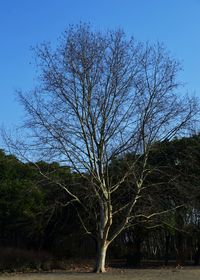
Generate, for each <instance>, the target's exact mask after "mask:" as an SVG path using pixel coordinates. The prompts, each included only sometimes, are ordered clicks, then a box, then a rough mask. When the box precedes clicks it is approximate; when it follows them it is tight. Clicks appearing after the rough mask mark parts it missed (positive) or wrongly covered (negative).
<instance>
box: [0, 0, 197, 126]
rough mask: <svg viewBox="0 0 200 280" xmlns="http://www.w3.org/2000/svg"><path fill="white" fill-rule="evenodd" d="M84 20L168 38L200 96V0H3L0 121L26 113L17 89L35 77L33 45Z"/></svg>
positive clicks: (152, 37)
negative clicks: (21, 105)
mask: <svg viewBox="0 0 200 280" xmlns="http://www.w3.org/2000/svg"><path fill="white" fill-rule="evenodd" d="M80 21H83V22H90V23H91V24H92V25H93V26H94V27H95V28H97V29H102V30H103V29H106V28H116V27H122V28H123V29H124V30H125V32H126V33H127V34H128V35H134V37H135V38H136V39H138V40H142V41H146V40H149V41H150V42H157V41H161V42H163V43H164V44H165V46H166V47H167V48H168V49H169V50H170V51H171V52H172V54H173V55H174V56H175V57H176V58H178V59H179V60H180V61H182V64H183V68H184V72H183V73H182V75H181V78H182V80H183V81H184V82H185V83H186V87H185V90H187V89H188V91H189V92H194V91H196V93H197V94H198V95H199V96H200V0H0V38H1V40H0V124H2V123H3V124H4V125H5V126H11V125H15V124H16V125H17V124H19V122H20V119H21V117H22V116H23V110H22V108H21V107H20V105H19V104H18V103H17V102H16V100H15V99H16V97H15V90H17V89H22V90H27V89H31V88H32V87H33V85H34V83H35V80H34V78H35V77H36V75H35V74H36V73H35V68H34V66H33V63H31V62H32V61H33V54H32V52H31V51H30V47H31V46H34V45H36V44H38V43H41V42H43V41H51V42H53V43H56V40H57V38H58V37H59V36H60V34H61V33H62V32H63V30H64V29H65V27H66V26H67V25H68V24H76V23H79V22H80Z"/></svg>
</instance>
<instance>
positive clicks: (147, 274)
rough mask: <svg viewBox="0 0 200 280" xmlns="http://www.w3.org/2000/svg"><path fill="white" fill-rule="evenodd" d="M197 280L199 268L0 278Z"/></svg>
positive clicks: (2, 279) (6, 279)
mask: <svg viewBox="0 0 200 280" xmlns="http://www.w3.org/2000/svg"><path fill="white" fill-rule="evenodd" d="M92 279H96V280H98V279H102V280H103V279H106V280H110V279H115V280H120V279H124V280H129V279H130V280H199V279H200V268H199V267H198V268H182V269H176V268H174V269H173V268H169V269H164V268H163V269H125V270H120V269H119V270H113V271H108V272H106V273H104V274H93V273H88V272H58V271H57V272H46V273H2V274H0V280H92Z"/></svg>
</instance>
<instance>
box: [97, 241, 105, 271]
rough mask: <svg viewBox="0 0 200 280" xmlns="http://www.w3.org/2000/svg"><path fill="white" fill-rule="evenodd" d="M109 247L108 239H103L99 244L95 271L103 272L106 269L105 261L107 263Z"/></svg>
mask: <svg viewBox="0 0 200 280" xmlns="http://www.w3.org/2000/svg"><path fill="white" fill-rule="evenodd" d="M107 249H108V243H107V242H106V241H102V240H101V241H100V242H99V244H98V251H97V259H96V265H95V268H94V272H96V273H101V272H105V271H106V269H105V263H106V253H107Z"/></svg>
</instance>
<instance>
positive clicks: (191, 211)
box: [0, 136, 200, 269]
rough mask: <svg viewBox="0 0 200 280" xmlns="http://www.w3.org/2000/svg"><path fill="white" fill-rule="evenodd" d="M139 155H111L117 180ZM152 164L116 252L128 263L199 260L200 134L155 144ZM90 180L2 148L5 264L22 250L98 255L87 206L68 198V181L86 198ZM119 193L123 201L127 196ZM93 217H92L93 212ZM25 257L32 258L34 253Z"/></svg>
mask: <svg viewBox="0 0 200 280" xmlns="http://www.w3.org/2000/svg"><path fill="white" fill-rule="evenodd" d="M136 156H137V155H133V154H126V155H124V157H120V158H114V159H113V160H112V163H111V165H110V170H111V172H112V174H113V178H112V180H113V181H115V180H116V181H117V180H119V179H120V176H123V174H124V172H126V168H127V166H128V165H129V163H130V162H131V161H132V160H133V158H135V157H136ZM149 164H150V165H151V168H150V169H151V170H152V169H154V172H153V173H152V176H149V177H148V180H147V181H146V183H145V187H146V190H145V196H143V199H142V200H141V201H140V202H139V204H138V207H137V208H136V209H135V210H134V211H135V212H134V213H133V214H134V215H137V217H138V218H137V219H135V220H134V224H133V225H132V226H131V227H129V228H128V229H127V230H126V229H125V230H124V231H123V232H122V233H121V234H120V235H119V237H118V238H117V239H116V240H115V241H114V242H113V244H112V246H111V249H110V251H109V258H110V259H117V258H119V259H125V260H126V264H127V265H129V266H139V265H141V263H142V262H143V263H144V262H146V263H147V262H149V261H152V260H155V261H162V263H164V264H165V265H167V264H169V263H170V262H171V261H174V262H175V263H177V264H184V263H188V262H190V263H192V264H196V265H197V264H199V260H200V203H199V201H200V185H199V181H200V180H199V179H200V172H199V171H200V137H199V136H192V137H190V138H182V139H174V140H173V141H167V140H166V141H163V142H158V143H155V144H154V147H153V148H152V151H151V155H150V160H149ZM158 166H159V168H157V167H158ZM138 168H139V167H138ZM156 170H158V171H156ZM38 171H40V172H38ZM86 175H87V174H86ZM132 181H133V180H132V179H131V176H129V177H127V179H126V181H125V182H124V183H123V184H124V187H123V192H125V193H126V191H127V190H129V188H127V186H128V185H130V184H133V183H132ZM87 184H88V182H87V181H84V180H83V177H81V176H80V175H78V174H77V173H74V172H73V171H72V170H70V168H69V167H66V166H60V165H59V164H58V163H46V162H37V163H34V164H33V163H23V162H21V161H19V160H18V159H17V158H16V157H15V156H12V155H6V154H5V153H4V151H3V150H1V151H0V247H1V252H2V253H1V257H0V262H1V269H6V268H9V266H11V262H9V258H12V256H14V255H15V254H19V256H18V258H19V257H20V254H22V252H26V253H24V254H25V255H26V254H28V253H27V252H34V254H36V258H37V259H38V256H43V258H44V259H45V258H47V259H48V258H50V257H51V258H54V259H62V258H64V259H68V258H87V259H88V258H93V257H94V256H95V250H96V243H95V240H93V239H92V238H91V237H90V234H87V232H86V228H85V227H84V225H85V223H84V224H83V223H82V219H83V217H84V221H85V220H86V215H88V213H87V214H84V209H83V208H81V206H80V205H79V204H77V203H76V202H75V203H70V204H68V203H67V201H68V194H67V193H66V191H65V189H64V187H63V186H64V185H67V186H68V189H70V188H71V189H73V191H74V189H75V190H76V192H79V196H80V197H81V195H83V196H87V195H89V193H87ZM83 186H84V188H83ZM149 186H151V188H149ZM152 186H153V187H152ZM83 190H85V192H83ZM80 192H83V193H82V194H81V193H80ZM128 195H129V193H128V191H127V196H128ZM123 197H124V195H123ZM152 197H154V199H152ZM155 198H156V199H155ZM115 199H116V201H118V203H119V204H120V203H122V201H120V197H116V198H115ZM122 205H123V204H122ZM177 205H178V207H177ZM93 207H95V205H94V206H93ZM137 211H138V212H137ZM80 213H81V215H80ZM140 213H142V214H141V215H140ZM150 213H153V214H150ZM84 215H85V216H84ZM91 215H92V213H91ZM87 218H88V219H87V223H88V224H90V222H91V218H90V217H89V216H88V217H87ZM92 218H94V217H92ZM90 228H92V226H91V227H90ZM94 230H95V229H94ZM14 252H15V253H14ZM16 252H17V253H16ZM44 252H46V255H47V256H46V257H44V255H45V254H44ZM8 255H9V256H8ZM24 258H25V259H28V257H27V255H26V256H25V257H24ZM29 258H30V259H31V258H32V256H29ZM5 260H7V263H6V261H5ZM15 261H17V258H16V255H15ZM141 261H142V262H141Z"/></svg>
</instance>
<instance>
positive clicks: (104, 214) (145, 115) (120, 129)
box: [19, 24, 197, 272]
mask: <svg viewBox="0 0 200 280" xmlns="http://www.w3.org/2000/svg"><path fill="white" fill-rule="evenodd" d="M36 53H37V57H38V58H39V60H38V61H39V63H38V65H39V67H40V70H41V72H40V86H39V87H37V88H35V89H34V90H33V91H31V92H29V93H22V92H21V93H19V96H20V101H21V103H22V104H23V106H24V108H25V110H26V113H27V118H26V120H25V127H27V128H28V130H29V140H28V146H29V149H32V151H33V150H35V151H37V153H38V151H39V154H40V155H41V156H42V157H43V158H44V157H45V158H51V159H52V158H53V159H54V160H57V161H60V162H62V164H67V165H69V166H71V168H72V169H73V170H74V171H76V172H78V173H79V174H80V175H81V176H83V177H84V179H86V180H87V182H88V183H87V192H85V195H81V196H80V197H79V196H78V195H77V192H76V189H75V188H74V189H70V188H68V186H61V187H63V188H64V189H65V190H66V192H67V193H68V197H70V198H71V200H70V201H71V202H74V201H76V202H77V203H80V204H81V205H82V206H83V207H84V209H86V210H88V211H89V212H88V213H90V214H91V211H93V212H92V216H93V229H94V228H95V230H96V231H94V230H93V231H91V230H90V228H88V223H87V221H85V220H83V219H82V218H81V213H79V215H80V219H81V221H82V224H83V226H84V228H85V230H86V231H87V232H88V233H89V234H93V235H95V238H96V240H97V244H98V252H97V261H96V267H95V271H96V272H104V271H105V259H106V252H107V248H108V246H109V244H110V243H111V242H112V241H113V240H114V239H115V238H116V237H117V236H118V235H119V234H120V233H121V232H122V231H123V230H124V229H125V228H127V227H129V226H130V225H132V224H133V223H134V220H135V219H138V217H143V218H144V217H145V218H151V217H153V216H156V215H157V214H159V213H156V212H153V213H149V216H147V215H146V214H145V213H143V212H141V213H140V210H138V209H137V211H135V209H136V208H137V205H138V201H140V205H141V203H142V200H143V195H144V194H145V190H146V188H147V187H148V186H147V185H146V184H145V181H146V178H147V177H148V176H149V174H151V173H152V172H153V170H151V169H150V168H149V166H148V157H149V153H150V151H151V147H152V144H153V143H155V141H159V140H160V141H161V140H163V139H166V138H168V139H170V138H171V137H173V136H175V135H177V133H181V132H183V131H185V130H186V129H187V126H188V125H189V124H190V122H191V120H192V119H193V117H194V116H195V114H196V112H197V105H196V100H194V99H193V98H189V97H187V96H183V95H182V94H181V93H180V92H179V91H178V89H179V86H180V83H178V82H177V74H178V73H179V70H180V65H179V63H177V61H176V60H174V59H173V58H171V57H170V55H169V54H168V52H167V51H166V50H165V48H164V47H163V46H162V45H160V44H156V45H153V46H152V45H149V44H141V43H138V42H136V41H135V40H134V39H128V38H127V37H126V36H125V34H124V33H123V31H121V30H117V31H108V32H106V33H100V32H94V31H92V30H91V28H90V26H88V25H86V24H80V25H78V26H72V27H69V28H68V29H67V30H66V32H65V33H64V34H63V36H62V38H61V40H60V45H59V46H58V48H57V49H55V50H53V49H52V48H51V46H50V45H49V44H43V45H41V46H39V47H37V48H36ZM30 131H31V132H30ZM127 153H132V154H134V155H135V157H133V158H132V161H131V162H129V164H128V165H127V168H126V170H125V171H124V173H123V176H120V178H119V179H118V180H116V178H115V179H113V177H112V174H111V173H112V172H111V168H110V166H111V162H112V160H113V159H114V158H118V157H120V156H124V155H125V154H127ZM138 166H139V167H138ZM127 178H129V179H130V178H132V179H131V180H132V183H131V184H127V189H126V184H125V183H124V182H125V181H126V179H127ZM84 191H85V189H84ZM127 194H128V195H127ZM89 202H90V203H89ZM91 209H93V210H91ZM145 215H146V216H145Z"/></svg>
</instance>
